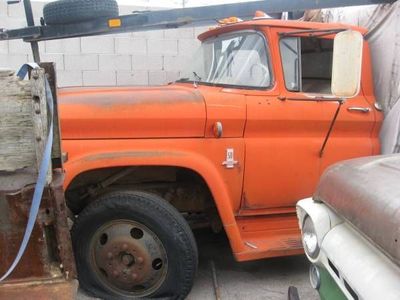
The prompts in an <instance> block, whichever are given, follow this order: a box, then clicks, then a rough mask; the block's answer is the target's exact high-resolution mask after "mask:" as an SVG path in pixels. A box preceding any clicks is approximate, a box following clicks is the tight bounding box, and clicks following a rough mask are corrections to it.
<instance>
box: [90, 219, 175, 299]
mask: <svg viewBox="0 0 400 300" xmlns="http://www.w3.org/2000/svg"><path fill="white" fill-rule="evenodd" d="M90 252H91V253H90V257H91V260H90V263H91V267H92V269H93V270H94V272H95V274H96V276H97V278H98V279H99V280H100V281H101V282H102V283H103V284H104V285H105V286H106V287H107V288H108V289H110V290H111V291H113V292H114V293H116V294H119V295H121V296H124V297H126V296H128V297H129V296H132V297H146V296H148V295H150V294H152V293H153V292H155V291H156V290H157V289H158V288H159V287H160V286H161V285H162V284H163V282H164V281H165V278H166V275H167V270H168V259H167V254H166V251H165V248H164V246H163V244H162V242H161V240H160V239H159V238H158V237H157V235H155V234H154V232H152V231H151V230H150V229H149V228H148V227H146V226H145V225H143V224H141V223H138V222H135V221H132V220H113V221H110V222H108V223H106V224H104V225H103V226H101V227H100V228H99V229H97V230H96V232H95V234H94V235H93V237H92V239H91V241H90Z"/></svg>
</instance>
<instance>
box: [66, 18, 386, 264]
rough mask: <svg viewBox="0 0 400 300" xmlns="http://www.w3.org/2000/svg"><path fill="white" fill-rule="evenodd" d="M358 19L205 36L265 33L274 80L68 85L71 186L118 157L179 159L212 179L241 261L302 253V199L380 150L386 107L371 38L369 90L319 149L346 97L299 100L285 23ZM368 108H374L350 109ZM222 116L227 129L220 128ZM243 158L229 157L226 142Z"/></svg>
mask: <svg viewBox="0 0 400 300" xmlns="http://www.w3.org/2000/svg"><path fill="white" fill-rule="evenodd" d="M329 28H352V29H355V30H359V31H360V32H362V33H365V30H364V29H360V28H355V27H350V26H344V25H340V24H319V23H312V22H306V23H304V22H296V21H276V20H262V19H260V20H254V21H248V22H242V23H237V24H233V25H226V26H222V27H219V28H217V29H214V30H211V31H208V32H206V33H204V34H202V35H200V37H199V38H200V39H201V40H204V39H206V38H208V37H212V36H214V35H218V34H221V33H225V32H231V31H237V30H244V29H252V30H257V31H260V32H261V33H262V34H264V36H265V37H266V39H267V41H268V45H269V47H270V52H271V53H270V55H271V62H272V69H273V74H274V80H275V84H274V86H273V87H272V88H271V89H266V90H251V89H236V88H224V87H217V86H204V85H199V86H198V87H197V88H196V87H195V86H194V85H193V84H192V83H176V84H172V85H169V86H165V87H151V88H145V87H137V88H130V87H128V88H85V89H79V88H75V89H61V90H60V91H59V99H60V116H61V130H62V138H63V150H64V151H65V152H68V156H69V160H68V162H67V163H66V164H65V170H66V180H65V188H68V185H69V184H70V183H71V181H72V180H73V179H74V178H75V177H76V176H78V175H79V174H80V173H82V172H85V171H88V170H93V169H99V168H108V167H116V166H136V165H138V166H139V165H140V166H179V167H184V168H188V169H191V170H193V171H195V172H196V173H198V174H199V175H200V176H202V177H203V179H204V180H205V182H206V183H207V184H208V186H209V188H210V190H211V192H212V195H213V197H214V200H215V203H216V206H217V208H218V211H219V214H220V217H221V220H222V222H223V224H224V228H225V230H226V233H227V235H228V237H229V240H230V243H231V246H232V250H233V252H234V254H235V257H236V258H237V259H238V260H241V261H242V260H250V259H260V258H265V257H272V256H282V255H294V254H300V253H302V249H301V245H300V244H299V230H298V226H297V223H296V222H297V220H296V216H295V214H294V210H293V209H294V205H295V203H296V202H297V201H298V200H299V199H301V198H304V197H308V196H311V195H312V193H313V191H314V189H315V187H316V184H317V182H318V179H319V176H320V175H321V173H322V172H323V171H324V169H325V168H326V167H327V166H329V165H331V164H332V163H334V162H336V161H339V160H343V159H349V158H353V157H358V156H367V155H374V154H378V153H379V139H378V132H379V128H380V125H381V122H382V115H381V113H379V112H378V111H377V110H376V109H375V108H374V101H375V99H374V94H373V87H372V75H371V65H370V57H369V49H368V45H367V42H365V47H364V48H365V49H364V58H363V70H362V88H361V91H360V94H359V95H358V96H357V97H355V98H353V99H349V100H348V101H347V102H346V103H345V104H344V105H343V107H342V110H341V113H340V114H339V117H338V119H337V122H336V124H335V127H334V130H333V132H332V136H331V138H330V139H329V141H328V144H327V146H326V149H325V154H324V156H323V157H322V158H320V157H319V151H320V149H321V146H322V143H323V141H324V139H325V136H326V134H327V132H328V129H329V126H330V122H331V120H332V118H333V115H334V113H335V110H336V108H337V105H338V104H337V103H335V102H329V101H319V102H316V101H298V100H295V101H290V100H284V101H283V100H282V99H283V98H286V99H287V98H301V97H303V98H304V97H305V95H302V93H294V92H289V91H287V90H286V87H285V83H284V76H283V71H282V62H281V57H280V52H279V35H278V33H279V32H282V31H293V30H298V29H329ZM352 106H357V107H358V106H360V107H368V108H370V109H371V111H370V112H369V113H360V112H354V111H349V110H348V109H347V108H349V107H352ZM216 122H220V123H221V124H222V125H223V134H222V137H221V138H217V137H215V135H214V126H215V123H216ZM228 148H229V149H233V150H234V160H236V161H237V164H236V165H235V166H234V168H232V169H228V168H226V167H225V166H224V165H223V164H222V163H223V161H225V160H226V159H227V157H226V151H227V149H228Z"/></svg>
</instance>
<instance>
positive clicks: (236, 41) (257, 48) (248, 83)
mask: <svg viewBox="0 0 400 300" xmlns="http://www.w3.org/2000/svg"><path fill="white" fill-rule="evenodd" d="M178 81H180V82H185V81H190V82H196V83H200V84H201V83H204V84H212V85H228V86H238V87H255V88H267V87H269V86H271V83H272V82H271V81H272V79H271V72H270V66H269V56H268V52H267V47H266V43H265V39H264V37H263V36H262V35H261V34H259V33H256V32H239V33H238V32H236V33H234V34H225V35H220V36H217V37H214V38H210V39H207V40H205V41H204V42H203V43H202V45H201V47H200V48H199V50H198V51H197V52H196V53H195V56H194V57H193V59H192V61H191V63H190V65H189V66H188V68H186V70H185V71H183V72H182V78H181V79H180V80H178Z"/></svg>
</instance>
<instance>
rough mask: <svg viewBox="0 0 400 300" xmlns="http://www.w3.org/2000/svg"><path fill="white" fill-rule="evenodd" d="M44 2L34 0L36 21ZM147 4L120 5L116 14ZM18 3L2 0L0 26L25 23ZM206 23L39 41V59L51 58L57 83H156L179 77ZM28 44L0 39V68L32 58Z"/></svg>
mask: <svg viewBox="0 0 400 300" xmlns="http://www.w3.org/2000/svg"><path fill="white" fill-rule="evenodd" d="M44 4H45V3H42V2H32V6H33V12H34V16H35V20H36V22H37V24H38V23H39V19H40V17H41V16H42V9H43V6H44ZM142 9H144V10H146V9H147V8H143V7H137V6H120V14H128V13H129V12H132V11H137V10H142ZM25 24H26V21H25V15H24V9H23V5H22V4H15V5H6V3H5V1H1V2H0V28H7V29H9V28H18V27H23V26H25ZM207 29H208V26H201V27H184V28H178V29H168V30H157V31H148V32H133V33H123V34H117V35H109V36H95V37H87V38H73V39H66V40H54V41H46V42H40V43H39V47H40V52H41V60H42V61H54V62H56V66H57V74H58V84H59V86H60V87H67V86H99V85H108V86H116V85H118V86H124V85H159V84H165V83H168V82H171V81H174V80H176V79H178V78H179V77H180V74H181V71H182V70H183V68H184V66H185V64H186V63H187V62H188V61H190V58H191V57H192V55H193V54H194V53H195V51H196V49H197V47H198V46H199V45H200V42H199V41H198V40H197V36H198V35H199V34H200V33H202V32H204V31H205V30H207ZM32 60H33V59H32V54H31V49H30V45H29V44H28V43H24V42H22V41H20V40H13V41H5V42H4V41H0V68H13V69H18V68H19V67H20V66H21V65H22V64H23V63H25V62H28V61H32Z"/></svg>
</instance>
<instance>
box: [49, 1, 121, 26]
mask: <svg viewBox="0 0 400 300" xmlns="http://www.w3.org/2000/svg"><path fill="white" fill-rule="evenodd" d="M118 15H119V11H118V4H117V1H116V0H58V1H54V2H50V3H47V4H46V5H45V6H44V8H43V18H44V21H45V23H46V24H48V25H57V24H68V23H75V22H83V21H88V20H92V19H96V18H100V17H117V16H118Z"/></svg>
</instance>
